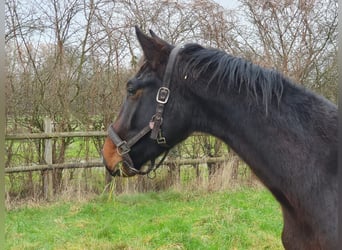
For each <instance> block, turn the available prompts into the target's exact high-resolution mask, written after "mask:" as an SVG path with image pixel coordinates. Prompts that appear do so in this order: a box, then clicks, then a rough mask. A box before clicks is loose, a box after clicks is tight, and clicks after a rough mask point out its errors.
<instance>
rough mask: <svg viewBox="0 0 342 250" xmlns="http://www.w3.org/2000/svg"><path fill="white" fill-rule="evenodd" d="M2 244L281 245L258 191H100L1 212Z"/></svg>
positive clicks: (275, 213)
mask: <svg viewBox="0 0 342 250" xmlns="http://www.w3.org/2000/svg"><path fill="white" fill-rule="evenodd" d="M5 228H6V235H5V237H6V249H21V250H22V249H35V250H36V249H139V250H140V249H196V250H197V249H253V250H255V249H282V246H281V241H280V234H281V228H282V220H281V213H280V208H279V205H278V204H277V203H276V202H275V201H274V199H273V197H272V196H271V195H270V194H269V193H268V192H267V191H265V190H261V189H260V188H259V189H251V188H243V189H239V190H235V191H230V192H228V191H226V192H214V193H201V192H197V193H196V192H194V193H180V192H174V191H172V192H171V191H169V192H162V193H147V194H134V195H120V196H115V197H113V196H108V195H103V196H101V197H98V198H96V199H94V200H92V201H90V202H76V203H72V202H67V203H65V202H64V203H57V204H50V205H40V206H38V207H30V208H28V207H26V208H19V209H15V210H11V211H8V212H7V218H6V223H5Z"/></svg>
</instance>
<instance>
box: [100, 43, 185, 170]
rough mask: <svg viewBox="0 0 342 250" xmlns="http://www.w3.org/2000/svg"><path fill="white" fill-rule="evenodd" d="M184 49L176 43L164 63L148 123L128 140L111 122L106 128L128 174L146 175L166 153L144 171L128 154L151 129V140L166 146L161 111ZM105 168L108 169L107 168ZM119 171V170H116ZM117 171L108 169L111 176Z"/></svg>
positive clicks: (154, 168)
mask: <svg viewBox="0 0 342 250" xmlns="http://www.w3.org/2000/svg"><path fill="white" fill-rule="evenodd" d="M182 49H184V46H181V45H178V46H176V47H175V48H173V49H172V51H171V53H170V56H169V60H168V62H167V65H166V69H165V74H164V77H163V83H164V86H162V87H160V88H159V90H158V92H157V96H156V101H157V108H156V113H155V114H154V115H153V116H152V118H151V120H150V122H149V124H148V125H147V126H145V127H144V128H143V129H142V130H140V132H139V133H138V134H136V135H135V136H133V137H132V138H130V139H129V140H128V141H125V140H122V139H121V138H120V136H119V135H118V134H117V133H116V132H115V131H114V128H113V124H111V125H110V126H109V128H108V136H109V138H110V139H111V140H112V142H113V143H114V144H115V146H116V147H117V148H116V150H117V153H118V154H119V155H120V156H121V157H122V161H123V168H124V169H125V173H126V174H128V175H129V176H132V175H136V174H140V175H146V174H149V173H150V172H151V171H152V170H156V169H157V168H158V167H160V165H161V164H162V162H163V161H164V160H165V158H166V155H167V153H168V152H169V150H167V151H166V152H165V154H164V156H163V157H162V159H161V160H160V162H159V163H158V164H157V166H155V160H154V159H153V160H151V165H150V166H149V168H148V169H147V170H146V171H141V170H138V169H136V168H135V167H134V164H133V161H132V159H131V157H130V156H129V152H130V151H131V147H132V146H133V145H134V144H136V143H137V142H138V141H139V140H140V139H141V138H143V137H144V136H145V135H146V134H148V133H149V132H150V131H151V135H150V138H151V139H152V140H155V141H156V142H157V143H158V144H159V145H164V146H166V145H167V144H166V138H165V137H164V136H163V135H162V131H161V125H162V123H163V112H164V107H165V104H166V103H167V102H168V100H169V96H170V89H169V86H170V83H171V77H172V73H173V70H174V66H175V62H176V58H177V55H178V54H179V52H180V51H181V50H182ZM103 162H104V164H105V166H107V164H106V162H105V159H104V158H103ZM107 170H109V169H108V168H107ZM118 171H120V170H118ZM118 171H115V172H113V171H110V170H109V173H110V174H111V175H112V176H115V175H117V174H118Z"/></svg>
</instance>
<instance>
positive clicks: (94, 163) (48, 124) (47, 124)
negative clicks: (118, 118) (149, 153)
mask: <svg viewBox="0 0 342 250" xmlns="http://www.w3.org/2000/svg"><path fill="white" fill-rule="evenodd" d="M44 130H45V132H44V133H22V134H7V135H6V136H5V140H19V141H21V140H33V139H43V140H44V144H45V152H44V160H45V162H46V164H41V165H30V166H16V167H9V168H5V173H6V174H9V173H21V172H31V171H42V172H43V178H44V181H43V183H44V187H43V192H44V196H45V198H46V199H49V197H52V192H53V187H52V171H51V170H54V169H76V168H96V167H104V166H103V164H102V161H101V159H100V157H99V159H96V160H90V161H82V162H66V163H52V140H54V139H59V138H67V137H105V136H106V135H107V132H105V131H88V132H59V133H58V132H52V121H51V120H50V119H48V118H46V119H45V121H44ZM226 160H227V157H205V158H199V159H174V160H166V161H164V163H163V165H167V164H177V165H178V166H182V165H193V164H204V163H220V162H224V161H226Z"/></svg>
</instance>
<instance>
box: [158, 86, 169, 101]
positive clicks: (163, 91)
mask: <svg viewBox="0 0 342 250" xmlns="http://www.w3.org/2000/svg"><path fill="white" fill-rule="evenodd" d="M169 96H170V89H168V88H166V87H160V88H159V90H158V93H157V97H156V101H157V102H158V103H160V104H165V103H167V101H168V100H169Z"/></svg>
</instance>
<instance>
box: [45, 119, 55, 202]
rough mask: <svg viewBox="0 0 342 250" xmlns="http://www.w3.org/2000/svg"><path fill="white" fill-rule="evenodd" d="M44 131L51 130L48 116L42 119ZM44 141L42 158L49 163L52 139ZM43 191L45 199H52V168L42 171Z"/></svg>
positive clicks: (50, 161)
mask: <svg viewBox="0 0 342 250" xmlns="http://www.w3.org/2000/svg"><path fill="white" fill-rule="evenodd" d="M44 132H45V133H51V132H52V121H51V119H50V118H49V117H46V118H45V119H44ZM44 143H45V151H44V160H45V163H46V164H48V165H50V164H52V139H50V138H47V139H45V140H44ZM43 192H44V198H45V199H46V200H51V199H52V196H53V179H52V170H44V171H43Z"/></svg>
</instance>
